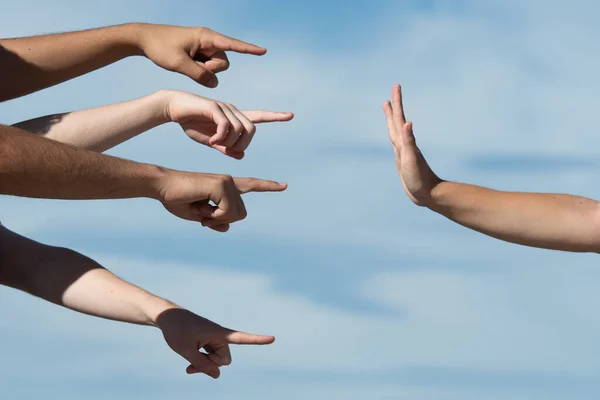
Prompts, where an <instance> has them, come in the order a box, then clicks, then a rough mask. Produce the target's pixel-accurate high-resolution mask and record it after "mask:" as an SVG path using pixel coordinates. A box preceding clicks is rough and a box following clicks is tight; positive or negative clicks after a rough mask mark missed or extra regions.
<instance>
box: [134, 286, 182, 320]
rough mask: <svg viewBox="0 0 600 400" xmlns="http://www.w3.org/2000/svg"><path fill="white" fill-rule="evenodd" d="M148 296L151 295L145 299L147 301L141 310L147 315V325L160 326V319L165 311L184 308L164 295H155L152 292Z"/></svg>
mask: <svg viewBox="0 0 600 400" xmlns="http://www.w3.org/2000/svg"><path fill="white" fill-rule="evenodd" d="M148 296H149V297H148V298H147V299H145V301H144V302H143V304H142V305H141V310H142V312H143V313H144V315H145V316H146V323H147V325H150V326H155V327H157V328H160V327H159V326H158V319H159V317H160V316H161V315H162V314H163V313H164V312H165V311H168V310H172V309H181V308H182V307H180V306H178V305H177V304H175V303H173V302H171V301H169V300H167V299H163V298H162V297H158V296H154V295H151V294H149V295H148Z"/></svg>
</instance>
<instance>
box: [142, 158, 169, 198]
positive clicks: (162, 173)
mask: <svg viewBox="0 0 600 400" xmlns="http://www.w3.org/2000/svg"><path fill="white" fill-rule="evenodd" d="M144 167H145V171H144V172H143V178H142V179H140V180H139V181H140V182H141V185H142V188H141V191H142V195H141V196H138V197H147V198H150V199H154V200H158V201H161V202H162V201H163V198H164V191H165V187H166V184H165V182H166V181H167V180H168V179H169V178H168V176H169V169H168V168H164V167H161V166H158V165H153V164H146V165H145V166H144Z"/></svg>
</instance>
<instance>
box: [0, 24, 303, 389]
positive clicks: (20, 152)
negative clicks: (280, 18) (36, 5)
mask: <svg viewBox="0 0 600 400" xmlns="http://www.w3.org/2000/svg"><path fill="white" fill-rule="evenodd" d="M225 51H237V52H240V53H248V54H255V55H262V54H264V53H265V52H266V50H265V49H263V48H260V47H258V46H254V45H251V44H248V43H245V42H241V41H238V40H236V39H232V38H228V37H226V36H223V35H220V34H218V33H216V32H213V31H210V30H209V29H206V28H183V27H170V26H165V25H149V24H128V25H121V26H117V27H109V28H100V29H92V30H88V31H83V32H72V33H66V34H56V35H46V36H38V37H32V38H22V39H5V40H0V76H4V77H10V79H3V80H1V81H0V101H4V100H8V99H12V98H16V97H19V96H23V95H26V94H29V93H32V92H34V91H37V90H41V89H44V88H46V87H49V86H53V85H56V84H58V83H61V82H64V81H67V80H69V79H72V78H75V77H77V76H80V75H83V74H85V73H87V72H90V71H93V70H95V69H98V68H101V67H103V66H105V65H108V64H110V63H113V62H115V61H118V60H120V59H122V58H125V57H128V56H131V55H144V56H146V57H147V58H149V59H150V60H151V61H153V62H154V63H155V64H157V65H159V66H161V67H163V68H165V69H168V70H170V71H176V72H179V73H182V74H185V75H187V76H189V77H190V78H192V79H194V80H196V81H197V82H199V83H201V84H203V85H205V86H208V87H215V86H216V85H217V84H218V80H217V78H216V75H215V74H216V73H218V72H220V71H223V70H225V69H227V68H228V66H229V61H228V60H227V56H226V55H225ZM163 94H164V93H163ZM171 98H172V99H173V101H170V99H171ZM165 105H168V107H161V106H165ZM171 106H173V107H171ZM205 106H206V107H205ZM107 107H108V109H104V110H100V111H98V110H96V111H93V110H88V112H81V113H79V114H78V113H74V114H75V115H70V116H68V115H55V116H52V117H48V118H39V119H36V120H33V121H27V122H24V123H22V124H17V125H18V126H4V125H0V194H10V195H18V196H27V197H43V198H54V199H114V198H131V197H148V198H153V199H156V200H159V201H161V203H162V204H163V205H164V206H165V208H166V209H167V210H169V211H170V212H171V213H173V214H175V215H177V216H179V217H181V218H184V219H188V220H192V221H198V222H201V223H202V224H203V225H205V226H209V227H210V228H211V229H213V230H216V231H221V232H224V231H227V230H228V229H229V224H230V223H232V222H235V221H238V220H240V219H243V218H245V216H246V209H245V206H244V203H243V201H242V198H241V194H243V193H248V192H251V191H282V190H285V188H286V187H287V185H285V184H280V183H277V182H272V181H264V180H260V179H252V178H232V177H230V176H227V175H215V174H201V173H192V172H183V171H174V170H170V169H167V168H162V167H159V166H156V165H149V164H142V163H136V162H133V161H129V160H123V159H119V158H116V157H110V156H106V155H102V154H98V153H96V152H94V151H90V150H87V149H86V148H90V149H92V150H95V151H103V150H106V149H108V148H110V147H112V146H115V145H117V144H118V143H121V142H122V141H124V140H127V139H129V138H131V137H133V136H135V135H136V134H139V133H141V132H143V131H145V130H147V129H150V128H151V127H153V126H155V124H158V123H163V121H166V119H165V117H168V118H169V119H170V118H177V119H172V120H173V121H176V122H178V123H179V124H180V125H181V126H182V128H184V130H185V131H186V133H188V135H190V137H192V138H193V139H195V140H197V141H199V142H201V143H204V144H207V145H210V146H211V147H214V148H216V149H217V150H220V151H222V152H224V153H226V154H228V155H231V156H233V157H235V156H237V158H241V157H243V152H244V151H245V150H246V148H247V146H248V144H249V143H250V141H251V139H252V135H253V134H254V126H253V123H254V122H271V121H275V120H289V119H291V117H292V116H291V114H285V115H280V114H278V113H269V112H264V111H254V112H247V113H241V112H239V111H238V110H237V109H235V108H234V107H233V106H231V105H228V104H223V103H217V102H214V101H211V100H209V99H204V98H200V97H198V96H195V97H193V96H191V95H189V94H188V95H186V96H184V95H178V96H166V95H164V96H158V95H155V96H153V97H152V98H146V99H141V100H139V101H137V102H136V103H132V102H130V103H128V104H125V105H121V106H118V105H116V106H107ZM186 107H187V108H186ZM217 108H218V109H217ZM173 115H174V117H172V116H173ZM92 122H93V123H92ZM240 125H241V126H242V128H239V126H240ZM21 128H24V129H26V130H24V129H21ZM31 132H36V133H39V135H32V134H31ZM84 133H86V134H85V135H84ZM43 136H47V137H43ZM52 139H54V140H52ZM61 141H62V142H65V143H68V144H65V143H59V142H61ZM77 146H80V147H77ZM0 284H2V285H6V286H10V287H14V288H16V289H19V290H22V291H26V292H28V293H30V294H32V295H34V296H38V297H41V298H43V299H46V300H48V301H51V302H54V303H56V304H59V305H62V306H65V307H68V308H71V309H73V310H76V311H79V312H83V313H87V314H90V315H94V316H98V317H102V318H108V319H114V320H118V321H125V322H130V323H136V324H143V325H151V326H156V327H158V328H159V329H160V330H161V331H162V333H163V336H164V338H165V341H166V342H167V344H168V345H169V346H170V348H171V349H173V350H174V351H175V352H177V353H178V354H180V355H181V356H182V357H184V358H185V359H186V360H187V361H188V362H189V363H190V365H189V366H188V368H187V372H188V373H199V372H201V373H204V374H207V375H209V376H211V377H213V378H218V377H219V375H220V370H219V368H220V367H221V366H224V365H228V364H229V363H231V353H230V349H229V344H256V345H261V344H270V343H272V342H273V341H274V338H273V337H272V336H261V335H252V334H247V333H244V332H239V331H234V330H231V329H227V328H224V327H222V326H220V325H217V324H215V323H214V322H211V321H209V320H207V319H205V318H202V317H200V316H198V315H196V314H194V313H192V312H191V311H188V310H185V309H183V308H181V307H179V306H177V305H176V304H174V303H172V302H169V301H167V300H165V299H161V298H159V297H157V296H154V295H152V294H150V293H148V292H146V291H144V290H143V289H141V288H138V287H136V286H134V285H132V284H130V283H128V282H125V281H123V280H122V279H120V278H118V277H116V276H115V275H113V274H112V273H110V272H109V271H107V270H106V269H104V268H102V267H101V266H100V265H99V264H97V263H96V262H94V261H93V260H91V259H89V258H87V257H85V256H83V255H81V254H79V253H77V252H74V251H72V250H69V249H63V248H56V247H51V246H45V245H43V244H41V243H37V242H34V241H32V240H30V239H27V238H25V237H22V236H20V235H18V234H16V233H14V232H11V231H9V230H8V229H6V228H5V227H2V226H0ZM200 350H203V351H202V352H201V351H200Z"/></svg>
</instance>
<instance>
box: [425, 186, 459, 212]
mask: <svg viewBox="0 0 600 400" xmlns="http://www.w3.org/2000/svg"><path fill="white" fill-rule="evenodd" d="M430 193H431V195H430V198H429V201H428V202H427V204H425V206H426V207H427V208H429V209H430V210H431V211H434V212H437V213H440V214H442V213H443V212H442V211H443V209H444V208H447V207H448V205H449V204H450V203H451V197H452V182H446V181H440V182H439V183H438V184H436V185H435V186H434V187H433V189H432V190H431V192H430Z"/></svg>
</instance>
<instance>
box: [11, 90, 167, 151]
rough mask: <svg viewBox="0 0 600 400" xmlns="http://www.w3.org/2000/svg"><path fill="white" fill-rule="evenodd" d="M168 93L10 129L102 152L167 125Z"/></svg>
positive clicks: (48, 116)
mask: <svg viewBox="0 0 600 400" xmlns="http://www.w3.org/2000/svg"><path fill="white" fill-rule="evenodd" d="M167 104H168V100H167V92H163V91H159V92H157V93H154V94H151V95H149V96H145V97H142V98H139V99H135V100H131V101H126V102H122V103H117V104H111V105H107V106H102V107H97V108H91V109H88V110H82V111H74V112H70V113H63V114H54V115H47V116H44V117H39V118H35V119H32V120H28V121H23V122H19V123H17V124H14V125H13V126H15V127H18V128H20V129H23V130H25V131H28V132H31V133H36V134H38V135H40V136H43V137H45V138H48V139H52V140H55V141H57V142H61V143H66V144H69V145H72V146H75V147H79V148H82V149H87V150H92V151H96V152H104V151H106V150H108V149H110V148H112V147H114V146H117V145H118V144H120V143H123V142H125V141H127V140H129V139H131V138H133V137H135V136H137V135H139V134H141V133H143V132H145V131H147V130H150V129H152V128H154V127H156V126H158V125H161V124H164V123H166V122H168V116H167V115H166V114H167V112H166V109H167Z"/></svg>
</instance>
